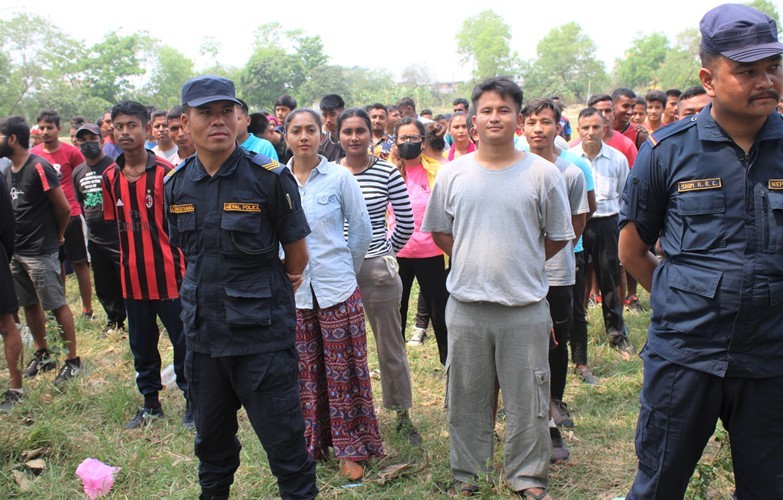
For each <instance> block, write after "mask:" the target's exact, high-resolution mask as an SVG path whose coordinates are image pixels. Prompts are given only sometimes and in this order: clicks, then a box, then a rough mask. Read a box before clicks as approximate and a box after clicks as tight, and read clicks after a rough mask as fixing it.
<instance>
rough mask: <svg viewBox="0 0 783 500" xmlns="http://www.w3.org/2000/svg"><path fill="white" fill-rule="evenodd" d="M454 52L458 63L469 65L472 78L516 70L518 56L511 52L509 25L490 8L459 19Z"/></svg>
mask: <svg viewBox="0 0 783 500" xmlns="http://www.w3.org/2000/svg"><path fill="white" fill-rule="evenodd" d="M457 54H459V55H460V57H461V58H462V64H468V63H470V64H472V66H473V79H474V80H483V79H485V78H489V77H493V76H499V75H514V74H516V73H517V72H518V68H519V56H518V55H517V53H516V52H513V53H512V52H511V26H509V25H508V24H506V22H505V21H503V18H502V17H500V16H499V15H498V14H496V13H495V12H493V11H491V10H484V11H481V12H480V13H478V14H477V15H475V16H473V17H469V18H468V19H465V20H464V21H463V22H462V28H460V30H459V32H458V33H457Z"/></svg>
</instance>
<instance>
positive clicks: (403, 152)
mask: <svg viewBox="0 0 783 500" xmlns="http://www.w3.org/2000/svg"><path fill="white" fill-rule="evenodd" d="M397 151H398V152H399V153H400V156H401V157H402V158H404V159H406V160H412V159H414V158H416V157H417V156H419V155H420V154H421V143H420V142H418V143H414V142H403V143H402V144H397Z"/></svg>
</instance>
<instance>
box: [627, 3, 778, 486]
mask: <svg viewBox="0 0 783 500" xmlns="http://www.w3.org/2000/svg"><path fill="white" fill-rule="evenodd" d="M700 28H701V35H702V42H701V56H702V66H703V68H702V69H701V70H700V72H699V78H700V79H701V83H702V85H703V86H704V88H705V90H706V91H707V93H708V94H709V95H710V97H711V98H712V104H711V105H708V106H707V107H705V108H704V109H703V110H702V111H701V113H699V114H698V115H694V116H692V117H690V118H688V119H685V120H681V121H678V122H676V123H674V124H672V125H670V126H668V127H664V128H662V129H660V130H658V131H656V132H654V133H653V134H652V135H651V137H650V138H649V139H648V141H647V143H646V144H645V145H643V146H642V148H641V149H640V150H639V156H638V158H637V159H636V164H635V165H634V168H633V170H632V171H631V174H630V176H629V178H628V181H627V183H626V185H625V192H624V195H623V202H622V209H621V217H620V225H621V227H622V230H621V234H620V258H621V259H622V262H623V265H624V266H625V267H626V269H628V270H629V271H630V272H631V274H633V275H634V277H636V279H638V280H639V283H641V284H642V285H643V286H644V287H645V288H646V289H647V290H650V300H651V305H652V309H653V312H652V315H651V317H650V328H649V340H648V343H647V345H646V346H645V348H644V350H643V351H642V354H641V357H642V359H643V360H644V385H643V388H642V393H641V412H640V414H639V421H638V424H637V430H636V453H637V456H638V458H639V466H638V472H637V475H636V479H635V481H634V484H633V486H632V488H631V492H630V494H629V495H628V496H627V498H628V499H651V498H656V499H657V498H661V499H673V498H682V497H683V495H684V494H685V491H686V488H687V486H688V480H689V479H690V477H691V475H692V474H693V470H694V468H695V466H696V463H697V462H698V460H699V458H700V457H701V454H702V451H703V450H704V447H705V445H706V443H707V441H708V440H709V438H710V436H711V435H712V433H713V431H714V430H715V425H716V423H717V420H718V419H719V418H720V419H721V421H722V422H723V425H724V427H725V428H726V429H727V430H728V432H729V435H730V438H731V452H732V458H733V465H734V474H735V479H736V496H737V497H738V498H739V499H740V500H742V499H780V498H783V452H782V451H781V450H783V120H781V117H780V116H779V115H778V114H777V113H774V111H775V105H776V104H777V100H778V98H779V96H780V93H781V91H783V70H782V69H781V55H780V54H781V53H783V44H781V43H779V42H778V39H777V28H776V25H775V21H774V20H772V19H770V18H769V17H768V16H766V15H765V14H763V13H761V12H759V11H757V10H755V9H753V8H751V7H747V6H744V5H722V6H719V7H716V8H715V9H713V10H711V11H710V12H708V13H707V14H706V15H705V16H704V18H703V19H702V21H701V24H700ZM658 238H660V242H661V247H662V249H663V259H662V260H661V262H660V264H659V263H658V260H657V259H656V258H655V257H654V256H653V255H652V254H651V253H650V252H649V248H650V245H652V244H653V243H655V241H656V239H658Z"/></svg>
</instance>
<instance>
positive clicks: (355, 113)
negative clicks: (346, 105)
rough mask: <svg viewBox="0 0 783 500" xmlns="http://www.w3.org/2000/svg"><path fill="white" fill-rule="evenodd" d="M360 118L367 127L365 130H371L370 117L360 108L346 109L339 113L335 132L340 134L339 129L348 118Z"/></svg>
mask: <svg viewBox="0 0 783 500" xmlns="http://www.w3.org/2000/svg"><path fill="white" fill-rule="evenodd" d="M353 117H357V118H361V119H362V120H364V123H365V125H367V130H372V122H371V121H370V115H368V114H367V112H366V111H365V110H363V109H362V108H351V109H346V110H345V111H343V112H342V113H340V116H338V117H337V132H338V133H339V132H340V129H341V128H343V122H344V121H345V120H346V119H348V118H353Z"/></svg>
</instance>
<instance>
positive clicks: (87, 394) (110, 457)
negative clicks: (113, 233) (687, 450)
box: [0, 277, 732, 499]
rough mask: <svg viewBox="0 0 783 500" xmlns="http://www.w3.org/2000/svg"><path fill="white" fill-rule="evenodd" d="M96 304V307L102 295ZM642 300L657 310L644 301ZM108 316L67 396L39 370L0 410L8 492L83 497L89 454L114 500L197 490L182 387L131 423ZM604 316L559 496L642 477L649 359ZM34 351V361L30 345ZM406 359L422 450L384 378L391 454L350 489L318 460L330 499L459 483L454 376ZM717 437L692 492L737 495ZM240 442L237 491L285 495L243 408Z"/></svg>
mask: <svg viewBox="0 0 783 500" xmlns="http://www.w3.org/2000/svg"><path fill="white" fill-rule="evenodd" d="M68 293H69V301H70V304H71V307H72V310H73V311H74V312H78V311H81V307H80V304H79V299H78V292H77V289H76V284H75V279H74V278H73V277H70V278H69V282H68ZM413 299H414V302H413V307H412V308H411V311H412V313H415V309H416V307H415V296H414V297H413ZM94 302H95V304H96V306H97V305H98V302H97V300H94ZM642 302H643V305H644V306H645V307H648V304H647V300H646V296H645V297H643V298H642ZM96 312H97V309H96ZM101 315H102V312H100V313H98V319H96V320H94V321H91V322H85V321H84V320H79V321H78V322H77V331H78V339H79V343H80V344H79V350H80V355H81V357H82V362H83V366H84V370H85V371H84V372H83V374H82V376H81V377H80V378H79V379H78V380H76V381H74V383H72V384H70V385H68V386H66V387H64V388H63V389H62V391H61V390H58V389H56V388H54V387H53V385H52V380H53V378H54V374H53V372H49V373H46V374H43V375H40V376H39V377H38V378H36V379H35V380H33V381H31V382H29V383H27V385H26V387H25V391H26V392H25V397H24V400H23V402H22V403H20V404H19V405H18V406H17V407H16V408H14V410H13V411H12V412H11V413H9V414H0V429H2V432H0V498H31V499H32V498H36V499H49V498H52V499H60V498H83V497H84V495H83V493H82V485H81V482H80V480H79V478H78V477H77V476H76V475H75V470H76V467H77V466H78V465H79V464H80V463H81V462H82V461H83V460H84V459H85V458H88V457H93V458H97V459H99V460H102V461H103V462H105V463H107V464H109V465H113V466H118V467H121V468H122V470H121V471H120V472H119V474H118V476H117V481H116V483H115V485H114V487H113V489H112V491H111V493H110V494H109V495H108V498H127V499H141V498H145V499H146V498H163V497H166V498H196V497H197V496H198V494H199V488H198V478H197V466H198V461H197V460H196V459H195V457H194V456H193V433H192V432H189V431H186V430H184V429H183V428H182V426H181V424H180V420H181V417H182V412H183V409H184V400H183V398H182V396H181V394H180V393H179V391H178V390H177V389H176V388H175V389H166V390H164V392H163V393H162V394H161V399H162V403H163V406H164V410H165V412H166V418H165V420H164V421H159V422H155V423H154V424H153V425H152V426H149V427H147V428H144V429H140V430H132V431H127V430H125V429H124V428H123V425H124V424H125V422H126V421H127V420H129V419H130V417H131V416H132V414H133V413H134V411H135V409H136V407H137V406H138V405H139V404H140V403H141V398H140V396H139V395H138V394H137V392H136V389H135V384H134V381H133V377H134V370H133V363H132V358H131V355H130V352H129V349H128V345H127V338H126V337H124V336H119V335H116V336H110V337H108V338H98V335H97V334H98V331H99V330H100V327H101V325H102V322H103V318H102V316H101ZM599 317H600V314H599V310H598V309H596V308H594V309H591V310H590V355H591V365H592V366H593V370H594V372H595V374H596V375H597V376H598V377H600V378H601V380H602V385H601V386H600V387H591V386H587V385H584V384H581V383H579V382H577V380H575V379H574V378H573V377H569V383H568V387H567V389H566V398H565V400H566V402H567V403H568V405H569V409H570V410H571V413H572V415H573V417H574V420H575V422H576V427H575V428H574V429H573V432H568V433H566V434H565V435H564V437H565V439H566V442H567V444H568V446H569V448H570V450H571V459H570V460H569V461H568V462H567V463H566V464H563V465H555V466H553V467H552V468H551V473H550V492H551V493H552V495H553V497H554V498H569V499H612V498H615V497H622V496H624V495H625V493H626V492H627V490H628V488H629V486H630V484H631V482H632V480H633V476H634V473H635V468H636V457H635V454H634V446H633V441H634V428H635V425H636V417H637V413H638V406H639V403H638V395H639V389H640V387H641V382H642V369H641V361H640V360H639V359H638V358H634V359H633V360H631V361H628V362H626V361H621V360H620V359H619V357H618V356H617V354H616V353H615V352H614V351H613V350H611V349H610V348H608V347H607V346H606V344H605V342H604V337H603V335H602V328H600V327H599V326H598V322H599ZM647 318H648V315H647V314H646V313H641V314H626V322H627V324H628V327H629V329H630V334H631V339H632V340H633V343H634V344H635V345H636V346H637V348H641V346H642V345H643V344H644V339H645V337H646V330H647ZM410 323H411V321H409V324H410ZM368 328H369V327H368ZM368 331H369V330H368ZM368 339H369V342H370V343H371V347H370V352H371V356H370V368H371V369H372V368H377V362H376V356H375V353H374V349H375V348H374V343H373V341H372V335H369V334H368ZM161 345H162V346H163V349H164V351H165V356H164V360H170V359H171V350H170V345H169V344H168V341H167V340H164V341H162V343H161ZM25 355H26V356H30V355H31V349H28V350H27V352H26V354H25ZM408 355H409V357H410V363H411V370H412V371H413V373H412V375H413V380H414V408H413V410H412V417H413V420H414V423H415V425H416V426H417V427H418V429H419V431H420V432H421V434H422V436H423V439H424V441H423V443H422V444H421V445H420V446H418V447H413V446H411V445H410V444H408V443H407V441H405V440H403V439H400V438H398V437H397V436H396V435H395V433H394V419H395V416H394V414H393V413H391V412H387V411H384V410H382V409H381V408H380V383H379V382H378V381H373V391H374V394H375V395H376V408H377V409H378V415H379V419H380V425H381V432H382V434H383V437H384V444H385V448H386V452H387V457H386V458H385V459H383V460H381V461H377V462H374V463H371V464H370V465H369V467H368V469H367V473H366V475H365V480H364V482H362V483H360V484H358V485H357V484H353V485H347V484H346V481H345V480H343V478H342V477H341V475H340V474H339V465H338V464H337V462H334V461H332V462H328V463H326V464H320V465H319V467H318V482H319V487H320V489H321V494H322V497H323V498H336V497H340V498H385V499H396V498H427V497H430V498H433V497H437V498H444V497H445V495H446V491H447V490H448V487H449V486H450V485H451V483H452V479H451V475H450V472H449V460H448V457H449V438H448V428H447V424H446V413H445V411H444V409H443V394H444V384H445V377H444V371H443V369H442V367H441V366H440V363H439V362H438V356H437V349H436V347H435V343H434V340H433V337H432V336H430V337H429V339H428V341H427V342H426V343H425V345H424V346H422V347H418V348H409V350H408ZM165 363H166V361H164V364H165ZM0 370H3V371H0V387H2V388H3V390H5V388H7V385H8V379H7V371H5V366H4V365H3V364H2V363H0ZM497 432H498V434H499V435H500V436H501V439H502V436H503V434H504V422H503V421H502V419H500V420H499V421H498V424H497ZM716 436H717V438H718V440H716V439H713V440H711V442H710V444H709V446H708V448H707V450H706V452H705V454H704V457H703V458H702V462H701V463H700V464H699V467H698V468H697V473H696V474H695V476H694V479H693V480H692V481H691V486H690V489H689V493H688V498H721V499H722V498H729V497H730V492H731V489H732V485H731V477H730V467H731V463H730V458H729V454H728V451H727V449H726V446H721V442H723V441H724V440H723V436H724V433H723V432H722V431H720V430H719V431H718V432H717V433H716ZM239 437H240V440H241V442H242V444H243V446H244V448H243V450H242V456H241V459H242V465H241V466H240V469H239V470H238V471H237V474H236V478H235V484H234V487H233V489H232V497H234V498H247V499H255V498H273V497H276V496H277V487H276V484H275V481H274V478H273V477H272V475H271V473H270V472H269V468H268V466H267V463H266V459H265V456H264V452H263V449H262V448H261V446H260V444H259V443H258V440H257V438H256V437H255V434H254V433H253V431H252V429H251V428H250V425H249V424H248V422H247V420H246V419H245V416H244V413H243V412H242V413H241V425H240V436H239ZM31 452H32V453H31ZM36 454H40V457H39V458H40V459H42V460H43V461H44V462H45V467H44V468H43V470H38V471H34V470H33V469H30V468H29V467H27V466H26V465H25V462H27V461H28V460H29V458H30V457H31V456H33V455H36ZM502 460H503V459H502V448H501V449H498V450H497V451H496V454H495V461H494V465H495V469H496V471H498V472H500V471H501V470H502ZM398 464H407V465H408V468H407V469H405V470H403V471H402V473H401V474H399V475H398V476H397V477H395V478H393V479H391V480H388V481H387V482H385V481H384V480H383V479H382V478H381V477H380V473H381V471H382V470H383V469H384V468H385V467H387V466H391V465H398ZM36 469H40V465H38V466H37V467H36ZM35 472H37V475H36V473H35ZM498 477H500V475H499V474H498ZM384 482H385V484H383V483H384ZM509 494H510V491H509V490H508V489H507V488H506V487H505V486H503V485H502V482H500V481H499V482H498V483H497V484H496V485H495V486H493V485H490V484H484V485H482V489H481V491H480V495H479V497H480V498H506V497H508V496H509Z"/></svg>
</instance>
